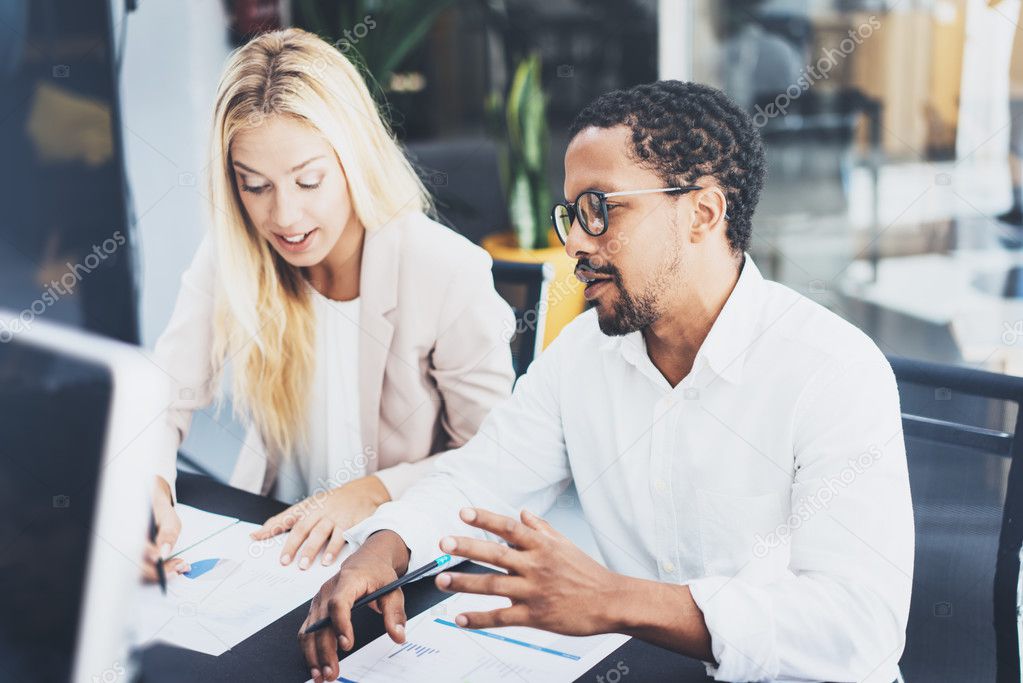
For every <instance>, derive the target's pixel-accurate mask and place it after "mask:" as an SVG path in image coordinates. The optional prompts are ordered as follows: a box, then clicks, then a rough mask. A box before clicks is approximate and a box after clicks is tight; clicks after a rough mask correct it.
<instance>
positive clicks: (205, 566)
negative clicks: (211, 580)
mask: <svg viewBox="0 0 1023 683" xmlns="http://www.w3.org/2000/svg"><path fill="white" fill-rule="evenodd" d="M218 562H220V558H219V557H213V558H210V559H208V560H199V561H198V562H193V563H192V568H191V569H190V570H188V571H187V572H185V573H184V574H182V576H184V577H185V578H186V579H198V578H199V577H200V576H202V575H203V574H205V573H206V572H208V571H210V570H211V569H213V568H214V567H216V566H217V563H218Z"/></svg>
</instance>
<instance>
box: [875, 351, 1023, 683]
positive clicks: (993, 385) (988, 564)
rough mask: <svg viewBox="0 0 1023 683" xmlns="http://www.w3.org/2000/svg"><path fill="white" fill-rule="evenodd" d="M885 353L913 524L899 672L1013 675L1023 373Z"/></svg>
mask: <svg viewBox="0 0 1023 683" xmlns="http://www.w3.org/2000/svg"><path fill="white" fill-rule="evenodd" d="M889 361H890V362H891V364H892V369H893V370H894V371H895V377H896V380H897V381H898V386H899V395H900V398H901V401H902V424H903V431H904V433H905V438H906V456H907V459H908V462H909V477H910V486H911V488H912V494H913V512H914V516H915V522H916V561H915V568H914V576H913V597H912V602H911V606H910V614H909V626H908V628H907V633H906V650H905V653H904V655H903V658H902V661H901V662H900V667H901V669H902V672H903V674H904V676H905V679H906V680H907V681H914V680H921V681H931V680H948V681H952V680H956V681H959V680H963V681H967V680H968V681H995V680H997V681H999V683H1001V682H1003V681H1013V683H1019V681H1020V629H1019V626H1020V624H1019V617H1018V612H1017V605H1018V601H1019V577H1020V573H1019V568H1020V545H1021V539H1023V524H1021V520H1020V514H1023V475H1021V469H1020V459H1021V456H1020V451H1021V449H1023V441H1021V440H1020V435H1021V434H1023V431H1021V430H1023V419H1021V418H1023V411H1021V410H1020V407H1021V404H1023V378H1020V377H1011V376H1007V375H1000V374H996V373H991V372H985V371H981V370H972V369H968V368H960V367H954V366H947V365H940V364H935V363H928V362H924V361H916V360H909V359H905V358H889ZM880 502H881V501H879V503H880Z"/></svg>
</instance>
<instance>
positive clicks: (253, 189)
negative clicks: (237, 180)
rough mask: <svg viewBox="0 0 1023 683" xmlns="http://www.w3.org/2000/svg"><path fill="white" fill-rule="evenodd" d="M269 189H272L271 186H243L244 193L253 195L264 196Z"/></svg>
mask: <svg viewBox="0 0 1023 683" xmlns="http://www.w3.org/2000/svg"><path fill="white" fill-rule="evenodd" d="M268 187H270V186H269V185H246V184H244V183H243V184H242V191H243V192H251V193H252V194H263V193H264V192H266V188H268Z"/></svg>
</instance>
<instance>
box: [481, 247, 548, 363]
mask: <svg viewBox="0 0 1023 683" xmlns="http://www.w3.org/2000/svg"><path fill="white" fill-rule="evenodd" d="M493 273H494V286H495V287H496V288H497V291H498V292H499V293H500V294H501V296H502V297H504V299H505V301H507V302H508V303H509V304H510V305H511V307H512V310H513V311H514V312H515V329H514V330H512V331H511V335H510V339H509V342H510V343H511V347H512V363H513V364H514V366H515V377H516V378H518V377H521V376H522V375H523V374H524V373H525V372H526V369H527V368H528V367H529V364H530V363H532V362H533V359H534V358H535V357H536V355H537V354H538V353H540V351H541V350H542V347H543V336H544V327H545V325H546V321H547V305H546V301H547V287H548V284H549V283H550V281H551V279H552V278H553V277H554V269H553V268H552V267H551V266H550V265H549V264H546V263H516V262H513V261H498V260H495V261H494V268H493Z"/></svg>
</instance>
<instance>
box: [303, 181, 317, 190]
mask: <svg viewBox="0 0 1023 683" xmlns="http://www.w3.org/2000/svg"><path fill="white" fill-rule="evenodd" d="M298 186H299V187H301V188H302V189H303V190H315V189H316V188H318V187H319V186H320V183H319V182H318V181H317V182H315V183H299V184H298Z"/></svg>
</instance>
